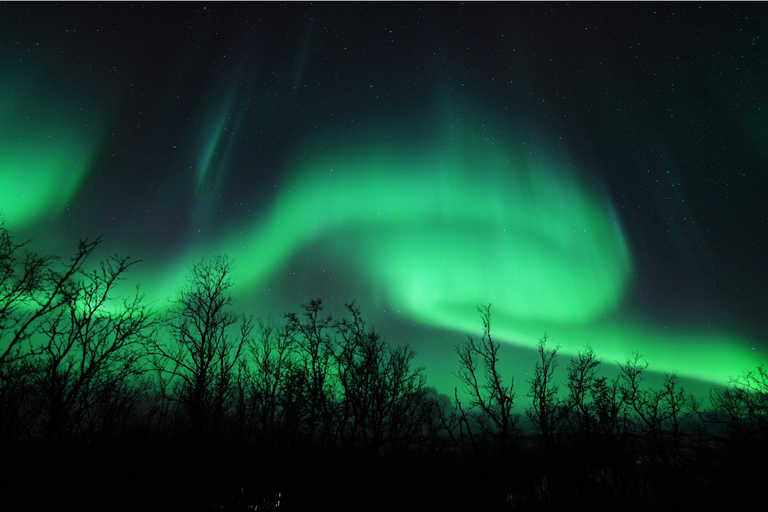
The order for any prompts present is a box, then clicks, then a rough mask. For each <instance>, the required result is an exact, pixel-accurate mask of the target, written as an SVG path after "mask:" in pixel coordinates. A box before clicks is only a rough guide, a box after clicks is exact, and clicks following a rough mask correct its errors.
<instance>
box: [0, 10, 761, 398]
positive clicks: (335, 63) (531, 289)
mask: <svg viewBox="0 0 768 512" xmlns="http://www.w3.org/2000/svg"><path fill="white" fill-rule="evenodd" d="M765 14H766V7H765V5H764V4H736V5H730V4H709V3H704V4H689V3H686V4H671V5H667V4H664V5H662V4H638V5H623V4H622V5H613V4H598V5H590V4H587V5H582V4H576V5H568V4H530V5H529V4H501V5H499V4H473V3H470V4H465V5H461V4H438V5H431V4H430V5H427V4H368V3H364V4H315V5H311V4H303V3H297V4H288V5H282V4H272V3H266V4H262V3H254V4H250V3H249V4H220V3H212V4H205V3H194V4H181V5H177V4H175V3H174V4H149V5H147V4H118V5H111V4H95V5H91V4H74V5H70V4H64V5H52V4H50V5H43V6H38V5H36V4H34V5H33V4H6V5H3V6H2V9H1V10H0V67H1V68H2V72H0V209H1V211H2V214H3V216H4V218H5V221H6V225H7V227H8V228H9V229H10V230H12V231H13V232H14V233H16V234H17V236H19V237H20V238H25V237H29V236H31V237H33V238H34V241H33V248H34V249H35V250H37V251H38V252H50V253H55V254H60V255H62V256H64V257H66V256H67V255H68V254H69V253H71V251H72V249H73V248H74V247H75V246H76V243H77V239H78V238H80V237H84V236H90V237H95V236H98V235H104V236H105V239H106V241H105V244H104V247H103V250H104V251H105V252H106V253H115V252H117V253H120V254H129V255H131V256H132V257H134V258H136V259H141V260H143V262H142V263H141V265H139V266H136V267H135V268H134V269H132V278H133V279H135V280H136V282H138V283H140V284H141V287H142V289H143V290H144V291H145V292H146V293H147V297H148V298H149V299H150V300H152V301H153V302H154V305H155V307H156V308H158V309H162V308H163V307H164V305H165V304H166V303H167V299H168V298H170V297H172V296H173V293H174V290H175V289H176V287H177V286H178V285H179V284H180V283H181V282H182V279H183V277H184V275H185V273H186V272H187V270H188V268H189V266H190V264H191V263H192V261H195V260H197V259H199V258H201V257H207V256H211V255H213V254H216V253H224V254H227V255H229V256H231V257H233V258H234V259H235V260H236V262H237V271H236V279H237V286H236V289H235V292H236V295H237V304H238V306H239V307H241V308H242V309H243V311H244V312H246V313H247V314H252V315H254V316H262V317H274V318H276V317H278V316H279V315H280V314H281V313H284V312H287V311H296V310H298V309H299V307H300V304H302V303H306V302H309V301H310V300H311V299H313V298H316V297H321V298H322V299H323V301H324V304H325V305H326V306H327V308H328V311H329V312H332V313H336V312H340V311H341V310H342V309H343V305H344V303H345V302H351V301H356V304H357V305H359V306H360V307H361V308H362V311H363V313H364V315H365V316H366V318H367V321H368V322H369V324H370V325H373V326H375V327H376V328H377V329H379V330H380V331H381V332H382V333H383V335H384V337H385V338H386V339H388V340H389V341H390V342H392V343H404V342H407V343H409V344H411V345H412V346H413V347H414V348H415V350H416V351H417V353H418V363H419V364H421V365H424V366H425V367H426V369H427V375H428V377H429V379H430V384H431V385H434V386H437V387H438V389H439V390H440V391H444V392H450V391H451V390H452V388H453V386H455V385H456V384H455V382H454V378H453V376H452V372H454V371H455V369H456V368H455V367H456V358H455V354H454V352H453V347H454V345H455V344H456V343H457V342H459V341H460V340H461V339H463V338H464V337H465V336H466V335H467V334H478V333H479V332H480V328H481V324H480V318H479V315H478V313H477V306H478V305H481V304H489V303H490V304H492V305H493V309H492V311H493V314H494V317H493V320H494V324H493V326H494V330H495V336H496V339H499V340H502V341H504V342H505V345H508V346H509V347H508V348H506V347H505V350H506V353H507V357H508V358H509V359H508V361H507V364H508V365H509V368H510V369H511V370H510V373H513V374H517V375H520V379H521V382H522V381H523V380H524V374H525V371H527V369H524V368H527V367H528V366H529V361H530V360H531V357H532V354H533V348H534V346H535V343H536V340H537V339H538V338H540V337H541V336H542V335H543V334H544V333H545V332H546V333H547V334H548V336H549V339H550V340H551V342H552V343H554V344H559V345H561V346H562V352H561V353H562V354H564V355H573V354H575V353H576V352H577V351H578V350H580V349H581V348H582V347H583V346H584V345H585V344H586V343H589V344H591V346H592V347H593V348H594V349H595V351H596V353H597V354H598V355H599V356H600V357H601V358H602V359H603V360H604V361H605V362H606V363H611V362H614V361H617V360H618V361H623V360H625V359H626V358H627V357H628V356H629V355H630V354H631V353H632V351H634V350H638V351H640V352H642V353H643V354H644V355H645V356H646V358H647V360H648V362H649V363H650V365H651V369H652V370H654V371H659V372H669V371H677V372H678V374H679V375H680V376H681V377H684V378H687V379H696V380H699V381H702V382H704V383H706V384H707V385H711V384H724V383H725V382H726V381H727V379H728V378H729V377H731V376H736V375H737V374H739V373H741V372H743V371H746V370H749V369H752V368H755V367H756V366H757V365H758V364H759V363H761V362H763V361H766V360H768V358H767V357H766V354H768V317H767V316H766V311H768V308H767V306H768V297H767V295H766V289H767V286H768V274H767V273H766V271H765V268H764V267H765V260H766V258H765V254H768V230H767V228H766V224H765V222H766V219H767V218H768V203H766V200H765V190H766V184H768V174H766V173H768V94H767V93H766V92H765V87H764V85H763V84H764V81H765V79H766V78H768V50H767V49H766V40H768V35H766V31H765V29H764V26H765V25H766V23H765V21H766V16H765ZM131 284H133V283H131Z"/></svg>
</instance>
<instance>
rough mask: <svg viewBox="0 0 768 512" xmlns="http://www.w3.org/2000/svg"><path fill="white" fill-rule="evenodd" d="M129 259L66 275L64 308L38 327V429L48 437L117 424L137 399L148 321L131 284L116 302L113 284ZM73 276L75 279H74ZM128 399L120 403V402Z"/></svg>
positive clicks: (150, 326) (120, 277) (150, 323)
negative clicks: (41, 340) (130, 292)
mask: <svg viewBox="0 0 768 512" xmlns="http://www.w3.org/2000/svg"><path fill="white" fill-rule="evenodd" d="M135 263H137V262H136V261H130V259H129V258H119V257H117V256H113V257H112V258H110V259H108V260H107V261H105V262H102V263H101V264H100V265H99V268H98V269H96V270H93V271H90V272H85V271H81V272H80V273H79V275H78V276H73V277H72V283H71V286H70V287H69V291H68V294H67V302H66V305H65V306H64V307H62V308H58V309H57V310H56V311H55V312H53V313H49V316H48V318H46V321H45V322H44V323H43V324H42V325H41V327H40V337H41V338H43V337H44V338H45V342H44V343H42V345H41V349H40V353H39V354H35V356H34V361H35V362H34V365H35V372H34V377H33V380H34V382H35V384H36V387H37V389H38V391H39V394H40V395H39V396H40V400H41V404H40V410H41V413H42V415H43V424H42V425H41V428H42V429H43V431H44V434H45V438H46V439H48V440H52V439H54V438H56V437H58V436H59V435H61V434H62V433H63V432H65V431H71V430H72V429H75V430H80V431H82V430H83V429H89V430H91V431H92V432H93V431H94V430H97V429H100V428H103V427H104V424H105V422H107V423H111V424H112V426H116V425H118V424H119V423H120V419H122V418H117V417H115V415H118V416H121V417H124V415H125V413H126V412H127V411H126V407H127V408H128V409H130V407H131V406H132V403H134V402H135V401H136V400H137V398H138V397H137V394H136V392H135V391H136V390H135V389H133V386H135V385H136V384H138V377H139V376H140V374H141V373H142V372H143V370H144V368H143V367H142V365H141V361H140V359H141V358H142V357H143V355H144V352H145V345H146V343H147V342H148V340H149V339H150V337H151V334H152V329H153V327H154V323H155V321H154V318H153V316H152V314H151V313H150V311H149V310H148V308H147V307H146V306H145V305H144V304H143V296H142V295H141V294H140V293H139V290H138V288H137V289H136V291H135V294H134V295H133V296H131V297H129V298H125V299H122V300H120V301H117V302H113V301H114V300H115V297H114V293H115V288H116V287H117V285H118V283H119V282H120V281H121V280H123V279H124V278H125V273H126V272H127V271H128V270H129V269H130V267H131V266H133V265H134V264H135ZM76 277H77V278H76ZM126 400H127V401H126Z"/></svg>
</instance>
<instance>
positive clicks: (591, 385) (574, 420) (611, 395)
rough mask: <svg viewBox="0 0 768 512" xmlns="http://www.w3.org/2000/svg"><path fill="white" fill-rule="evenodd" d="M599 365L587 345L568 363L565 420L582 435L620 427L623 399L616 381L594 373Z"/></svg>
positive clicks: (604, 432)
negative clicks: (567, 415) (567, 419)
mask: <svg viewBox="0 0 768 512" xmlns="http://www.w3.org/2000/svg"><path fill="white" fill-rule="evenodd" d="M601 364H602V363H601V361H600V360H599V359H597V356H596V355H595V352H594V351H593V350H592V347H590V346H589V345H587V346H586V347H585V348H584V350H583V351H581V352H579V353H578V354H577V355H576V357H574V358H572V359H571V362H570V363H569V364H568V370H567V371H568V373H567V379H568V380H567V382H568V390H569V394H568V398H567V409H568V413H569V422H570V424H571V428H572V430H573V431H574V432H576V433H578V434H581V435H582V436H583V437H586V438H589V437H590V436H592V435H593V434H604V435H612V434H614V433H618V432H619V429H620V427H621V425H620V418H621V411H622V409H623V402H622V401H621V397H620V396H619V384H618V380H617V379H614V380H612V381H610V382H608V379H607V378H606V377H600V376H598V373H599V368H600V365H601Z"/></svg>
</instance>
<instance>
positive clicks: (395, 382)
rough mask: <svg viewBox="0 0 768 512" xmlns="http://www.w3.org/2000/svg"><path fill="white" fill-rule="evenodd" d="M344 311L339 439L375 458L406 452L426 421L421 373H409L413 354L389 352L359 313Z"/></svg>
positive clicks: (403, 348)
mask: <svg viewBox="0 0 768 512" xmlns="http://www.w3.org/2000/svg"><path fill="white" fill-rule="evenodd" d="M346 307H347V310H348V312H349V314H350V318H345V319H343V320H342V321H341V322H338V323H337V324H336V331H337V333H338V338H337V345H338V350H337V353H336V365H337V375H338V379H339V383H340V385H341V396H340V400H341V404H340V414H339V419H340V421H339V430H340V435H341V437H342V439H344V440H345V441H347V443H348V444H351V445H360V446H362V447H364V448H366V449H367V450H369V451H370V452H371V453H372V454H374V455H375V454H377V453H378V451H379V450H380V449H381V448H382V447H383V446H385V445H390V448H393V447H396V446H399V447H400V448H403V447H405V446H408V445H409V443H410V441H412V440H413V439H414V438H415V437H416V435H417V434H420V430H421V427H422V422H423V419H424V418H423V414H424V413H425V410H424V400H425V396H426V387H425V384H426V378H425V376H424V373H423V371H424V369H423V368H412V366H411V364H412V361H413V358H414V355H415V354H414V352H413V350H412V349H410V348H409V347H408V346H400V347H394V348H393V347H390V346H389V345H388V344H387V343H386V342H384V341H383V340H382V339H381V338H380V337H379V335H378V333H376V331H374V330H373V329H366V326H365V322H364V321H363V319H362V316H361V313H360V309H359V308H358V307H356V306H354V305H353V304H347V306H346Z"/></svg>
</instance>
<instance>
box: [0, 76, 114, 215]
mask: <svg viewBox="0 0 768 512" xmlns="http://www.w3.org/2000/svg"><path fill="white" fill-rule="evenodd" d="M33 84H34V81H32V80H30V81H24V80H14V81H10V80H9V81H3V80H1V79H0V214H2V216H3V218H4V219H5V220H6V221H7V222H8V223H9V225H10V226H12V227H14V228H16V227H19V226H23V225H25V224H28V223H31V222H34V221H37V220H40V219H43V218H46V217H50V216H53V215H55V214H57V213H58V212H60V211H61V210H62V208H64V207H65V206H66V205H67V204H68V202H69V201H71V200H72V198H73V196H74V195H75V194H76V193H77V192H78V191H79V190H80V187H81V186H82V184H83V182H84V181H85V179H86V178H87V175H88V171H89V168H90V165H91V163H92V161H93V159H94V157H95V155H96V154H97V152H98V145H99V143H100V140H101V137H102V135H103V127H102V126H101V124H103V122H102V123H94V120H95V119H96V118H97V117H98V116H96V115H93V114H92V113H90V112H88V111H89V110H92V108H91V107H94V106H93V105H86V106H85V107H87V108H82V107H83V106H82V105H81V104H77V103H76V102H75V101H74V100H73V99H72V98H69V97H68V95H67V94H64V93H62V94H51V93H50V92H48V91H41V90H38V89H37V88H36V87H35V86H34V85H33ZM94 108H95V107H94ZM102 119H103V117H102Z"/></svg>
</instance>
